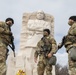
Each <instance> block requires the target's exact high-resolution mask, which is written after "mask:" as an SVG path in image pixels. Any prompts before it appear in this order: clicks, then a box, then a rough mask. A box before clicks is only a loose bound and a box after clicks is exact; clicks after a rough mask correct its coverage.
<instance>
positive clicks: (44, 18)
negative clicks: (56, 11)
mask: <svg viewBox="0 0 76 75" xmlns="http://www.w3.org/2000/svg"><path fill="white" fill-rule="evenodd" d="M45 28H48V29H50V31H51V34H50V35H51V36H52V37H54V17H53V16H52V15H49V14H47V13H44V12H43V11H42V10H39V11H37V12H33V13H24V14H23V17H22V30H21V38H20V50H19V52H18V54H17V57H16V59H15V60H16V61H15V73H16V72H17V71H18V70H20V69H22V70H23V71H25V72H26V75H37V71H36V69H37V63H35V62H34V52H35V50H36V46H37V42H38V41H39V40H40V39H41V37H42V34H43V33H42V32H43V29H45ZM54 68H55V67H54ZM53 75H55V72H53Z"/></svg>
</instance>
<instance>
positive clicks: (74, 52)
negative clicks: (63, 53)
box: [69, 47, 76, 61]
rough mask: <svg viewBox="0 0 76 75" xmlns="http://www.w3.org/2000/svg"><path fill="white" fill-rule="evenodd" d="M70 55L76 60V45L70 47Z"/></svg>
mask: <svg viewBox="0 0 76 75" xmlns="http://www.w3.org/2000/svg"><path fill="white" fill-rule="evenodd" d="M69 56H70V58H71V59H72V60H73V61H76V47H72V48H71V49H70V51H69Z"/></svg>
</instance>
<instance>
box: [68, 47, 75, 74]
mask: <svg viewBox="0 0 76 75" xmlns="http://www.w3.org/2000/svg"><path fill="white" fill-rule="evenodd" d="M72 49H75V50H76V48H75V47H74V48H73V47H72V48H71V49H69V53H68V63H69V75H76V61H73V60H71V58H70V50H72Z"/></svg>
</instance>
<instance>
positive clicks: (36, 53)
mask: <svg viewBox="0 0 76 75" xmlns="http://www.w3.org/2000/svg"><path fill="white" fill-rule="evenodd" d="M38 52H39V42H38V43H37V49H36V51H35V53H34V57H35V58H37V57H38Z"/></svg>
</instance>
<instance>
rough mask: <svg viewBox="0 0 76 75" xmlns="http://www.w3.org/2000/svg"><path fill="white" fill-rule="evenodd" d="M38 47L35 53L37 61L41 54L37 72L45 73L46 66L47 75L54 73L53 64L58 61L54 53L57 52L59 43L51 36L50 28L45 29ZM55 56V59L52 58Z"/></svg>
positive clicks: (41, 74) (40, 74)
mask: <svg viewBox="0 0 76 75" xmlns="http://www.w3.org/2000/svg"><path fill="white" fill-rule="evenodd" d="M37 46H38V48H37V50H36V51H35V54H34V60H35V62H37V58H38V56H39V61H38V67H37V72H38V75H43V74H44V70H45V68H46V75H52V72H51V71H52V65H55V63H56V57H55V56H54V55H53V54H54V53H56V50H57V44H56V41H55V40H54V38H52V37H51V36H50V30H49V29H44V30H43V37H42V38H41V40H40V41H39V42H38V44H37ZM51 58H54V59H51Z"/></svg>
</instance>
